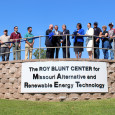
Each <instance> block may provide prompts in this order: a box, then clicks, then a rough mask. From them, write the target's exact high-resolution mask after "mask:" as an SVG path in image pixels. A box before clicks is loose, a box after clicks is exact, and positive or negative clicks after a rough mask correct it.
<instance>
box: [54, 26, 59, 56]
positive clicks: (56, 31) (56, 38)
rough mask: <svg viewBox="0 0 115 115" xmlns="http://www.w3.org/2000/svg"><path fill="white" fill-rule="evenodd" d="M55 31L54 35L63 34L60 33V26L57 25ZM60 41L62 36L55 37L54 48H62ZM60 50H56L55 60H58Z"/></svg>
mask: <svg viewBox="0 0 115 115" xmlns="http://www.w3.org/2000/svg"><path fill="white" fill-rule="evenodd" d="M54 29H55V31H53V33H54V34H55V35H60V34H61V32H60V31H58V26H57V25H55V27H54ZM60 39H61V36H55V37H54V39H53V45H54V47H60V46H61V44H60ZM59 50H60V48H55V58H58V55H59Z"/></svg>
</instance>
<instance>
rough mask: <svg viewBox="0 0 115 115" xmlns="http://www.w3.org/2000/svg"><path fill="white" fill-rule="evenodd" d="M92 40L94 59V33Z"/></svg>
mask: <svg viewBox="0 0 115 115" xmlns="http://www.w3.org/2000/svg"><path fill="white" fill-rule="evenodd" d="M92 40H93V52H92V53H93V59H94V36H93V35H92Z"/></svg>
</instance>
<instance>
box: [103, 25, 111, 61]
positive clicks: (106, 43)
mask: <svg viewBox="0 0 115 115" xmlns="http://www.w3.org/2000/svg"><path fill="white" fill-rule="evenodd" d="M102 29H103V33H102V35H101V37H102V38H101V40H102V48H106V49H103V54H104V59H108V58H109V53H108V49H109V47H110V44H109V39H108V38H106V37H108V31H106V30H107V27H106V26H103V27H102Z"/></svg>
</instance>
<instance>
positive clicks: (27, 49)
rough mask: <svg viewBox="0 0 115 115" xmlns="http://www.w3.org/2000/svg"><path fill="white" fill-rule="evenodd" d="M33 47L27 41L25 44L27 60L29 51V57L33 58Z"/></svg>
mask: <svg viewBox="0 0 115 115" xmlns="http://www.w3.org/2000/svg"><path fill="white" fill-rule="evenodd" d="M32 48H33V47H30V46H29V45H28V44H27V43H26V44H25V60H27V59H28V53H29V59H32V50H33V49H32Z"/></svg>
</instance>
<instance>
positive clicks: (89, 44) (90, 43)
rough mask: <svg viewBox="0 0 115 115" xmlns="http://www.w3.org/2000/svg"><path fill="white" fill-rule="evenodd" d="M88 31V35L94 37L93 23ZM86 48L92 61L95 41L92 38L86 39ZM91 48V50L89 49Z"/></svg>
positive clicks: (89, 25) (89, 24)
mask: <svg viewBox="0 0 115 115" xmlns="http://www.w3.org/2000/svg"><path fill="white" fill-rule="evenodd" d="M87 27H88V30H87V31H86V35H94V29H93V28H91V23H88V24H87ZM86 47H87V51H88V54H89V59H92V53H93V52H92V51H93V48H92V47H93V39H92V37H87V39H86ZM88 47H90V48H88Z"/></svg>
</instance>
